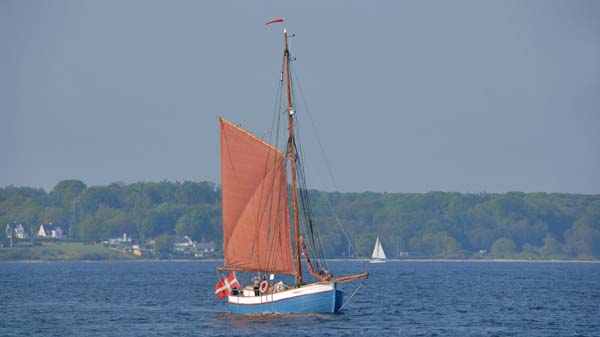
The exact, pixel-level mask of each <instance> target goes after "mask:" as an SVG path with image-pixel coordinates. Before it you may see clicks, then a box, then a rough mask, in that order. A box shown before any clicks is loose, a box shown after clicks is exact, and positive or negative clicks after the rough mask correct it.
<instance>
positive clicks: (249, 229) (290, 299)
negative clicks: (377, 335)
mask: <svg viewBox="0 0 600 337" xmlns="http://www.w3.org/2000/svg"><path fill="white" fill-rule="evenodd" d="M275 22H283V19H276V20H273V21H270V22H268V23H267V24H270V23H275ZM289 37H290V36H288V33H287V31H286V30H285V29H284V31H283V41H284V52H283V65H282V72H281V76H280V86H281V88H282V87H283V85H284V84H283V83H284V79H285V87H286V90H285V93H286V95H285V96H287V100H284V99H283V96H284V91H283V90H281V92H280V93H281V98H282V100H281V103H280V104H281V107H282V108H283V107H284V106H285V109H284V110H283V111H281V113H278V115H280V116H286V117H287V118H285V117H283V118H284V119H287V123H285V122H282V123H285V124H287V131H288V132H287V133H286V134H288V135H286V136H284V138H287V141H285V142H284V141H282V143H283V142H284V143H285V144H282V146H284V147H285V148H284V149H283V150H282V149H280V148H279V147H277V146H276V144H271V143H269V142H267V141H264V140H262V139H260V138H259V137H256V136H255V135H253V134H252V133H250V132H249V131H247V130H244V129H243V128H242V127H240V126H238V125H236V124H234V123H232V122H230V121H228V120H226V119H224V118H222V117H219V127H220V143H221V179H222V185H221V191H222V211H223V250H224V265H223V266H222V267H218V268H217V273H218V274H219V278H220V280H219V282H218V283H217V285H215V294H216V295H217V296H219V297H222V298H225V297H226V298H227V306H228V307H229V309H230V311H231V312H233V313H241V314H258V313H307V312H310V313H336V312H338V311H339V310H340V308H341V307H342V302H343V297H344V296H343V292H342V291H341V290H340V289H338V284H339V283H341V282H346V281H351V280H356V279H360V278H367V277H368V275H369V274H368V272H366V271H365V272H363V273H361V274H356V275H349V276H342V277H336V276H334V275H333V273H332V272H331V271H330V270H329V268H328V267H327V265H326V261H325V259H324V255H323V254H322V248H321V247H322V246H321V244H320V238H319V237H318V229H317V226H316V223H315V219H314V217H313V216H312V210H311V208H310V201H309V194H308V192H307V191H308V190H307V189H306V186H305V185H303V184H304V182H305V177H304V170H303V167H302V159H301V156H300V153H299V151H298V144H297V140H298V139H297V137H296V132H297V126H295V125H294V115H295V107H294V104H293V93H292V85H291V83H292V82H291V78H290V51H289V49H288V38H289ZM285 101H287V104H285V103H284V102H285ZM285 124H284V126H283V127H284V128H285ZM288 172H289V173H290V174H291V181H289V182H288V180H287V177H288ZM298 185H300V186H298ZM290 188H291V203H292V205H291V206H292V207H289V202H290V200H289V199H290V198H289V195H288V189H290ZM299 199H300V202H299ZM292 232H293V234H292ZM292 235H293V240H292ZM302 257H304V263H305V264H306V266H307V267H308V271H309V273H310V275H311V276H312V277H313V278H314V279H315V280H314V281H313V282H308V283H306V282H305V278H304V274H303V270H302ZM236 272H237V273H242V274H243V275H248V274H251V275H255V276H254V277H253V280H252V281H253V282H252V284H249V285H247V286H244V287H242V285H241V284H244V279H242V280H241V284H240V281H239V280H238V275H236V274H235V273H236ZM226 273H229V274H228V275H227V276H226V275H225V274H226ZM286 275H288V276H286ZM244 277H246V276H244ZM285 277H287V278H288V279H291V278H292V277H293V282H289V281H288V283H290V284H286V283H284V281H283V280H279V281H277V278H281V279H284V278H285Z"/></svg>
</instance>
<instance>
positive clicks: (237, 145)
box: [219, 118, 295, 274]
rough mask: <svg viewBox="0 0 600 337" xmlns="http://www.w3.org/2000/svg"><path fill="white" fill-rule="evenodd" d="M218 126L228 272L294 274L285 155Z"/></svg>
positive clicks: (234, 128) (223, 125)
mask: <svg viewBox="0 0 600 337" xmlns="http://www.w3.org/2000/svg"><path fill="white" fill-rule="evenodd" d="M219 122H220V126H221V177H222V199H223V246H224V253H225V268H230V269H234V270H242V271H266V272H272V273H279V274H293V273H294V272H295V271H294V266H293V263H292V248H291V240H290V223H289V221H290V220H289V217H288V194H287V180H286V167H285V154H284V153H283V152H281V151H280V150H279V149H277V148H276V147H274V146H271V145H269V144H267V143H265V142H263V141H262V140H260V139H258V138H256V137H255V136H253V135H252V134H250V133H249V132H247V131H245V130H243V129H242V128H240V127H238V126H235V125H233V124H232V123H231V122H228V121H227V120H225V119H223V118H219Z"/></svg>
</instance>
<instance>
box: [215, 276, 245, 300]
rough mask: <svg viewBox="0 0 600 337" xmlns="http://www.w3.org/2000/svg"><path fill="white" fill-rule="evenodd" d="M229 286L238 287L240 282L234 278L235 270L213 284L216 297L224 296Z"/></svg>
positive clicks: (229, 289)
mask: <svg viewBox="0 0 600 337" xmlns="http://www.w3.org/2000/svg"><path fill="white" fill-rule="evenodd" d="M231 288H238V289H239V288H240V284H239V282H238V280H237V278H235V272H231V273H229V275H227V277H226V278H224V279H222V280H221V281H219V282H217V284H215V295H217V297H218V298H224V297H226V296H227V295H229V292H230V291H231Z"/></svg>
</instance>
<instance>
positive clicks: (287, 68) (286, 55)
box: [283, 29, 302, 284]
mask: <svg viewBox="0 0 600 337" xmlns="http://www.w3.org/2000/svg"><path fill="white" fill-rule="evenodd" d="M283 44H284V52H283V53H284V59H285V79H286V81H285V82H286V87H287V102H288V107H287V112H288V131H289V133H290V139H289V143H288V146H289V148H290V166H291V171H292V202H293V205H294V241H295V244H296V247H295V248H296V283H297V284H301V283H302V264H301V261H300V224H299V222H298V193H297V191H296V154H295V149H294V110H293V109H292V87H291V83H290V51H289V49H288V35H287V30H286V29H284V30H283Z"/></svg>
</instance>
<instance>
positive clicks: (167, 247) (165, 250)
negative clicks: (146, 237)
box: [154, 234, 175, 255]
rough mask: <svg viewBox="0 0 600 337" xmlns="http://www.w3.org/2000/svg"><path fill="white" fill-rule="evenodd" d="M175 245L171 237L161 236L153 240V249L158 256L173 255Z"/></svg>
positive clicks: (173, 238)
mask: <svg viewBox="0 0 600 337" xmlns="http://www.w3.org/2000/svg"><path fill="white" fill-rule="evenodd" d="M174 244H175V237H174V236H172V235H166V234H163V235H161V236H159V237H157V238H156V239H154V249H155V250H156V253H157V254H159V255H166V254H171V253H173V248H174Z"/></svg>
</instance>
